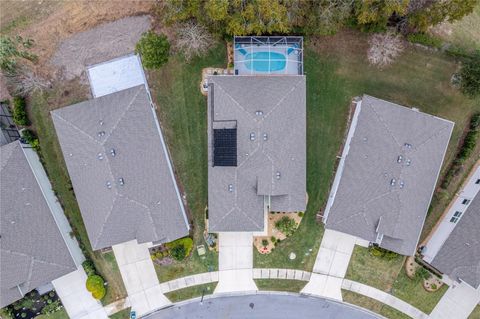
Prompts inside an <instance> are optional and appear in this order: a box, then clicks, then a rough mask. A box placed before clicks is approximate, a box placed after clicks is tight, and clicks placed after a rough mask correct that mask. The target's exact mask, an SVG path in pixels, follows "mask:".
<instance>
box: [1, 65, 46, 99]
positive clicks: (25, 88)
mask: <svg viewBox="0 0 480 319" xmlns="http://www.w3.org/2000/svg"><path fill="white" fill-rule="evenodd" d="M5 80H6V82H7V85H8V87H9V89H10V90H11V91H12V92H13V93H14V94H15V95H20V96H26V95H28V94H29V93H32V92H36V91H43V90H44V89H47V88H49V87H51V85H52V84H51V82H50V81H48V80H46V79H44V78H42V77H41V76H39V75H37V74H36V73H35V72H34V71H32V70H31V69H29V68H28V67H26V66H18V67H17V68H16V69H15V72H13V73H7V74H6V76H5Z"/></svg>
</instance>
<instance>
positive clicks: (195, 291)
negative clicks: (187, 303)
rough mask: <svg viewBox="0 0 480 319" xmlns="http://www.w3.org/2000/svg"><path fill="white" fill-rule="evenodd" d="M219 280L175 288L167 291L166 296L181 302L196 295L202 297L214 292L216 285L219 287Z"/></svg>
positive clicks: (173, 300) (172, 300)
mask: <svg viewBox="0 0 480 319" xmlns="http://www.w3.org/2000/svg"><path fill="white" fill-rule="evenodd" d="M217 283H218V282H211V283H208V284H203V285H197V286H192V287H187V288H183V289H178V290H174V291H171V292H167V293H166V294H165V296H166V297H167V298H168V299H169V300H170V301H171V302H179V301H183V300H188V299H192V298H196V297H201V296H202V295H203V296H207V295H211V294H213V291H214V290H215V287H217Z"/></svg>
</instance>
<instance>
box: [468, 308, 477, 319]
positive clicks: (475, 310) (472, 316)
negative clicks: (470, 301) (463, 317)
mask: <svg viewBox="0 0 480 319" xmlns="http://www.w3.org/2000/svg"><path fill="white" fill-rule="evenodd" d="M479 318H480V306H476V307H475V309H473V312H472V313H471V314H470V316H468V319H479Z"/></svg>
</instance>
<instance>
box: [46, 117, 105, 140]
mask: <svg viewBox="0 0 480 319" xmlns="http://www.w3.org/2000/svg"><path fill="white" fill-rule="evenodd" d="M52 116H55V117H56V118H58V119H59V120H62V121H63V122H65V123H66V124H67V125H69V126H71V127H72V128H74V129H75V130H77V131H79V132H80V133H82V134H83V135H86V136H87V137H88V138H89V139H90V140H92V141H94V142H95V143H97V144H98V145H100V146H103V145H102V143H101V142H99V141H97V140H96V139H94V138H93V137H92V136H91V135H90V134H88V133H87V132H85V131H83V130H82V129H80V128H79V127H78V126H76V125H75V124H73V123H72V122H70V121H67V120H66V119H64V118H63V117H61V116H60V115H58V114H56V112H52Z"/></svg>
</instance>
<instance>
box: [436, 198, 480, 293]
mask: <svg viewBox="0 0 480 319" xmlns="http://www.w3.org/2000/svg"><path fill="white" fill-rule="evenodd" d="M479 229H480V193H477V195H476V196H475V198H474V199H473V200H472V202H471V203H470V205H469V206H468V208H467V209H466V210H465V212H464V213H463V217H462V218H460V220H459V221H458V224H457V225H456V226H455V228H454V229H453V232H452V233H451V234H450V236H449V237H448V238H447V240H446V241H445V243H444V244H443V245H442V248H440V250H439V252H438V253H437V254H436V256H435V258H434V259H433V260H432V262H431V264H432V266H434V267H435V268H437V269H438V270H440V271H441V272H442V273H444V274H447V275H448V276H449V277H450V278H452V279H454V280H457V281H459V280H460V279H461V280H462V281H464V282H466V283H468V284H469V285H471V286H472V287H475V288H478V286H480V231H479Z"/></svg>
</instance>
